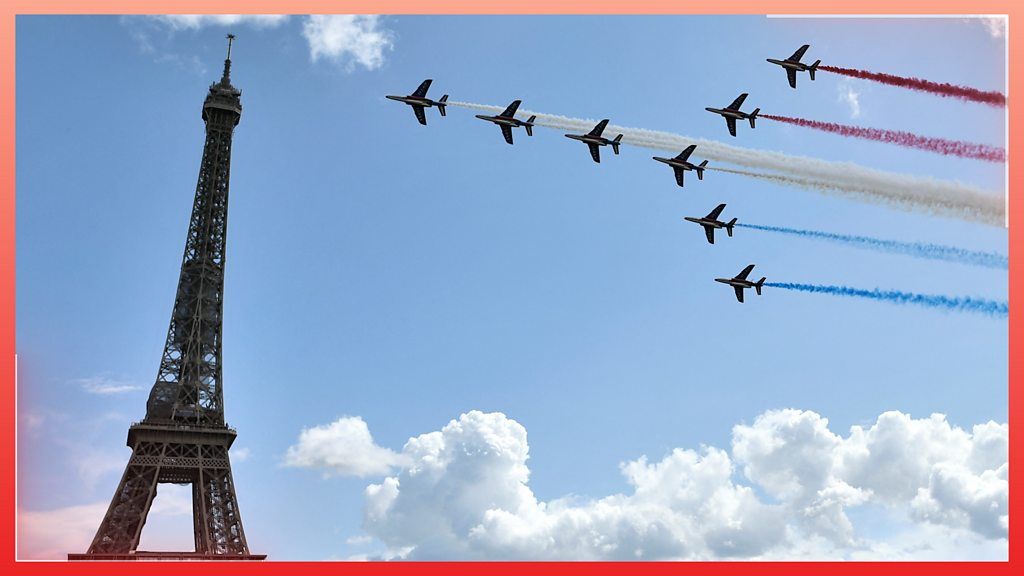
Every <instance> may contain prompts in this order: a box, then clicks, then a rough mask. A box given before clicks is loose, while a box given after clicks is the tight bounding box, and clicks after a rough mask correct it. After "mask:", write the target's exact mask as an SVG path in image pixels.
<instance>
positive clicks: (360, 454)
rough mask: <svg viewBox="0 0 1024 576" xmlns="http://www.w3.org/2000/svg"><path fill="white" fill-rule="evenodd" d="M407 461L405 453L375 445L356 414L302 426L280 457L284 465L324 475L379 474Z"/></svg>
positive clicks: (368, 430) (362, 475) (386, 472)
mask: <svg viewBox="0 0 1024 576" xmlns="http://www.w3.org/2000/svg"><path fill="white" fill-rule="evenodd" d="M407 463H408V458H407V457H406V456H404V455H402V454H396V453H395V452H393V451H391V450H389V449H387V448H382V447H380V446H378V445H377V444H376V443H375V442H374V441H373V436H371V435H370V429H369V428H368V427H367V426H366V422H364V421H363V419H362V418H360V417H358V416H355V417H349V416H344V417H341V418H339V419H337V420H335V421H334V422H332V423H330V424H327V425H324V426H314V427H312V428H306V429H305V430H303V431H302V433H300V434H299V440H298V442H296V443H295V444H294V445H293V446H291V447H289V448H288V451H287V452H286V453H285V456H284V464H285V466H292V467H298V468H313V469H317V470H321V471H323V473H324V476H335V475H338V476H360V477H365V476H380V475H383V474H388V473H389V472H391V470H392V469H393V468H394V467H395V466H400V465H405V464H407Z"/></svg>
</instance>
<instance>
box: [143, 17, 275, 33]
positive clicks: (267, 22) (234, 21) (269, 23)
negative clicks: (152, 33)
mask: <svg viewBox="0 0 1024 576" xmlns="http://www.w3.org/2000/svg"><path fill="white" fill-rule="evenodd" d="M148 18H151V19H153V20H156V21H158V22H161V23H163V24H166V25H167V26H168V27H169V28H171V29H172V30H198V29H200V28H206V27H208V26H239V25H248V26H252V27H254V28H274V27H276V26H280V25H281V24H284V22H285V21H286V20H288V16H286V15H282V14H166V15H159V16H148Z"/></svg>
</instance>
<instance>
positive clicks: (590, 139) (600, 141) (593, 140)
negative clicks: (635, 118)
mask: <svg viewBox="0 0 1024 576" xmlns="http://www.w3.org/2000/svg"><path fill="white" fill-rule="evenodd" d="M565 137H566V138H572V139H573V140H579V141H580V142H586V143H587V144H597V145H598V146H607V145H609V144H611V143H612V141H611V140H609V139H607V138H605V137H603V136H591V135H589V134H566V135H565Z"/></svg>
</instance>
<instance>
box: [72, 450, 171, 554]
mask: <svg viewBox="0 0 1024 576" xmlns="http://www.w3.org/2000/svg"><path fill="white" fill-rule="evenodd" d="M163 451H164V446H163V445H160V444H154V443H150V442H145V443H141V444H139V445H138V446H136V447H135V449H134V450H132V458H131V460H129V461H128V466H126V467H125V469H124V474H123V475H122V476H121V482H120V483H119V484H118V485H117V490H115V491H114V497H113V498H112V499H111V501H110V506H109V507H108V508H107V514H106V516H104V517H103V522H101V523H100V527H99V529H98V530H97V531H96V536H95V537H94V538H93V539H92V544H91V545H90V546H89V552H88V553H89V554H129V553H132V552H135V550H136V549H137V548H138V547H139V537H140V536H141V535H142V527H143V526H144V525H145V524H146V517H147V516H148V515H149V508H150V506H152V505H153V499H154V498H156V485H157V482H158V480H159V478H160V462H161V460H162V456H163Z"/></svg>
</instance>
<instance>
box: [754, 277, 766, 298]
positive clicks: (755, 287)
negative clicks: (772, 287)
mask: <svg viewBox="0 0 1024 576" xmlns="http://www.w3.org/2000/svg"><path fill="white" fill-rule="evenodd" d="M765 280H767V278H765V277H764V276H762V277H761V279H760V280H758V281H757V284H754V290H756V291H757V295H758V296H760V295H761V287H762V286H764V281H765Z"/></svg>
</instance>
